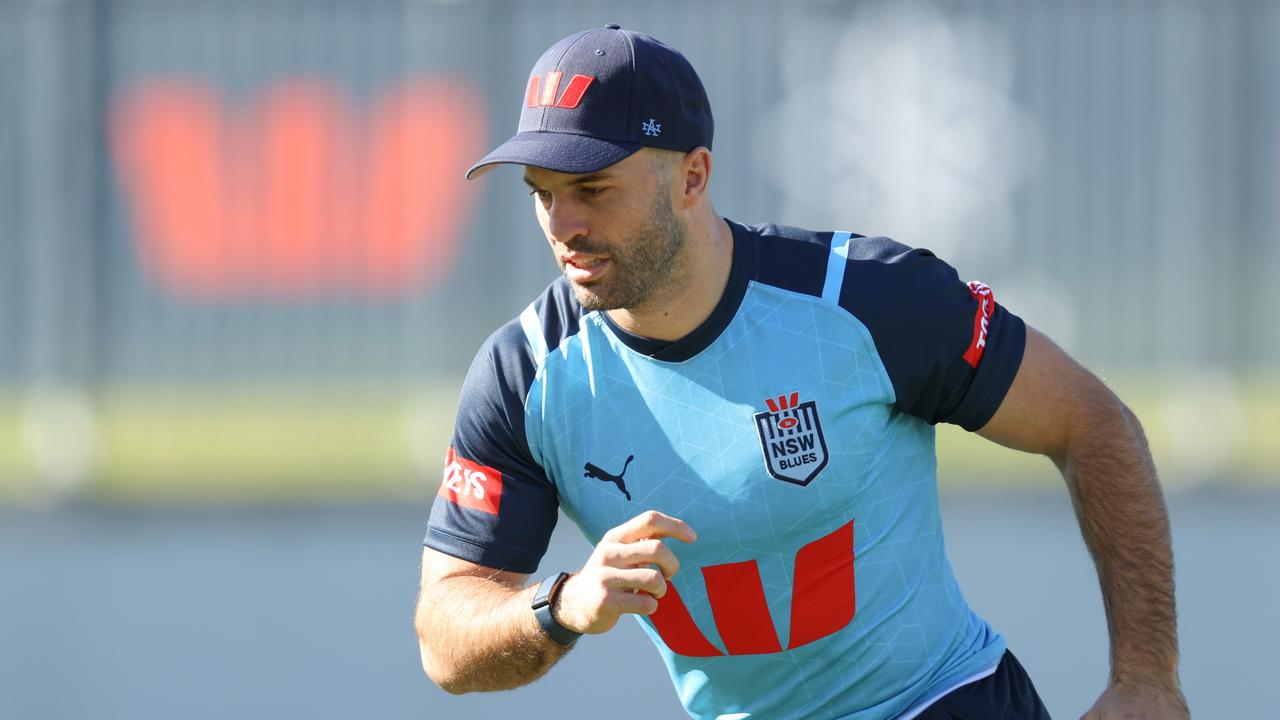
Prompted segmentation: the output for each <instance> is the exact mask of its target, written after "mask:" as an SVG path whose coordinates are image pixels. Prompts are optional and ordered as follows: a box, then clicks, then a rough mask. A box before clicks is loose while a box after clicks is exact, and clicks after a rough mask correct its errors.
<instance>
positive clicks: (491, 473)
mask: <svg viewBox="0 0 1280 720" xmlns="http://www.w3.org/2000/svg"><path fill="white" fill-rule="evenodd" d="M438 494H439V495H440V497H443V498H444V499H446V500H448V501H449V502H451V503H455V504H458V505H461V506H463V507H469V508H472V509H473V510H479V511H481V512H487V513H489V514H490V515H497V514H498V506H499V505H501V504H502V473H501V472H498V471H497V470H494V469H493V468H491V467H486V466H484V465H481V464H480V463H476V462H471V461H470V460H467V459H465V458H462V457H459V456H458V455H456V454H455V453H454V452H453V448H449V454H448V455H446V456H445V459H444V477H443V478H442V479H441V480H440V492H439V493H438Z"/></svg>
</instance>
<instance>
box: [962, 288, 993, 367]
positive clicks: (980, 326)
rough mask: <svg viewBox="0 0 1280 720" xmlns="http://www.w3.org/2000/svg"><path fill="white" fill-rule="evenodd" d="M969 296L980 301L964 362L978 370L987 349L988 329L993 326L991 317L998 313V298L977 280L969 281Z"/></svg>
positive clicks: (974, 316)
mask: <svg viewBox="0 0 1280 720" xmlns="http://www.w3.org/2000/svg"><path fill="white" fill-rule="evenodd" d="M969 294H970V295H972V296H973V299H974V300H977V301H978V309H977V311H976V312H974V315H973V340H971V341H970V342H969V349H968V350H966V351H965V353H964V361H965V362H967V363H969V365H970V367H974V368H976V367H978V363H979V362H980V361H981V360H982V351H983V350H984V349H986V347H987V327H988V326H989V325H990V324H991V315H992V314H993V313H994V312H995V311H996V297H995V295H993V294H992V293H991V288H989V287H987V286H986V285H984V284H983V283H980V282H978V281H977V280H971V281H969Z"/></svg>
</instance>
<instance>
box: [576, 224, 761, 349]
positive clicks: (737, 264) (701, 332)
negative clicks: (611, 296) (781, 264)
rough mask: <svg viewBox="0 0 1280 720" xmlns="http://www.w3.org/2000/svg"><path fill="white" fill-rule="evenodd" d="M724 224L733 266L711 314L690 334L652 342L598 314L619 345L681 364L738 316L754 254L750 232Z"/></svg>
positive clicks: (748, 280) (742, 227)
mask: <svg viewBox="0 0 1280 720" xmlns="http://www.w3.org/2000/svg"><path fill="white" fill-rule="evenodd" d="M725 222H726V223H728V224H729V229H730V230H732V231H733V265H732V266H731V267H730V269H729V282H728V284H726V285H725V288H724V295H722V296H721V297H720V302H719V303H717V304H716V307H715V309H714V310H712V311H711V315H709V316H708V317H707V319H706V320H704V321H702V324H701V325H699V326H698V327H696V328H694V330H693V332H690V333H689V334H688V335H685V336H684V337H682V338H680V339H679V340H655V339H653V338H648V337H644V336H643V335H636V334H634V333H630V332H627V331H626V330H623V329H622V328H620V327H618V324H617V323H615V322H614V321H613V319H612V318H610V317H609V313H605V312H602V313H600V317H602V318H604V322H605V323H606V324H607V325H608V326H609V329H610V330H611V331H613V334H614V335H616V336H617V338H618V339H619V340H621V341H622V344H624V345H626V346H627V347H629V348H631V349H632V350H635V351H636V352H638V353H640V354H641V355H647V356H648V357H651V358H653V359H654V360H662V361H665V362H684V361H685V360H688V359H690V358H692V357H693V356H695V355H697V354H698V353H700V352H702V351H703V350H705V349H706V348H707V347H708V346H709V345H711V343H713V342H715V340H716V338H718V337H720V333H722V332H724V329H725V328H727V327H729V323H730V322H731V321H732V320H733V316H734V315H736V314H737V313H738V307H739V306H740V305H742V298H743V296H745V295H746V294H747V284H748V283H749V282H750V280H751V274H752V258H753V257H754V256H755V253H754V252H753V250H754V242H753V240H754V238H753V235H752V233H751V231H750V230H749V229H747V228H746V227H745V226H743V225H739V224H738V223H736V222H733V221H732V220H728V219H726V220H725Z"/></svg>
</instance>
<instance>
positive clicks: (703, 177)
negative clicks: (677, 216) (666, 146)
mask: <svg viewBox="0 0 1280 720" xmlns="http://www.w3.org/2000/svg"><path fill="white" fill-rule="evenodd" d="M680 178H681V180H683V183H682V184H681V185H679V186H678V187H680V189H681V192H680V206H681V209H688V208H691V207H693V206H694V205H696V204H697V203H698V201H699V200H701V199H702V198H703V197H705V196H706V194H707V185H708V183H709V182H710V181H711V151H710V150H708V149H707V148H705V147H701V146H699V147H696V148H694V149H692V150H690V151H689V152H687V153H685V154H684V157H682V158H681V159H680Z"/></svg>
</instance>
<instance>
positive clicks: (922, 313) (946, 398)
mask: <svg viewBox="0 0 1280 720" xmlns="http://www.w3.org/2000/svg"><path fill="white" fill-rule="evenodd" d="M839 302H840V305H841V307H843V308H845V309H846V310H848V311H849V312H850V313H852V314H853V315H854V316H856V317H857V318H858V319H859V320H860V321H862V323H863V324H864V325H866V326H867V328H868V330H870V332H871V335H872V337H873V338H874V340H875V343H876V348H877V351H878V352H879V354H880V357H881V360H882V361H883V362H884V365H885V369H886V370H887V371H888V373H889V378H890V380H891V382H892V383H893V386H894V392H895V395H896V401H895V403H896V405H897V407H898V408H899V409H900V410H902V411H904V412H908V413H911V414H913V415H916V416H917V417H920V418H921V419H923V420H925V421H927V422H930V423H937V422H950V423H954V424H957V425H960V426H962V427H964V428H965V429H968V430H977V429H978V428H981V427H982V426H983V425H985V424H986V422H987V421H988V420H989V419H990V418H991V415H993V414H994V413H995V411H996V409H997V408H998V407H999V405H1000V402H1001V401H1002V400H1003V399H1004V395H1005V393H1006V392H1008V389H1009V385H1010V384H1012V382H1013V376H1014V375H1015V374H1016V373H1017V370H1018V367H1019V365H1020V364H1021V361H1022V352H1023V349H1024V347H1025V342H1026V326H1025V325H1024V324H1023V322H1022V320H1021V319H1020V318H1019V317H1018V316H1016V315H1014V314H1013V313H1011V312H1009V311H1008V310H1006V309H1005V308H1003V307H1001V306H999V305H997V304H996V302H995V297H994V294H993V293H992V291H991V289H990V288H988V287H987V286H986V285H984V284H982V283H978V282H970V283H965V282H963V281H961V280H960V277H959V275H958V274H957V273H956V271H955V269H954V268H952V267H951V266H950V265H948V264H947V263H945V262H943V261H942V260H941V259H939V258H938V257H937V256H935V255H934V254H933V253H932V252H930V251H929V250H926V249H923V248H911V247H907V246H905V245H903V244H901V243H898V242H895V241H893V240H890V239H889V238H885V237H864V238H857V239H854V240H852V241H850V242H849V243H848V250H847V260H846V265H845V268H844V276H843V285H842V286H841V288H840V290H839Z"/></svg>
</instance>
